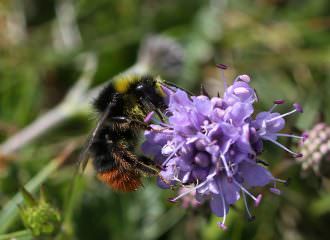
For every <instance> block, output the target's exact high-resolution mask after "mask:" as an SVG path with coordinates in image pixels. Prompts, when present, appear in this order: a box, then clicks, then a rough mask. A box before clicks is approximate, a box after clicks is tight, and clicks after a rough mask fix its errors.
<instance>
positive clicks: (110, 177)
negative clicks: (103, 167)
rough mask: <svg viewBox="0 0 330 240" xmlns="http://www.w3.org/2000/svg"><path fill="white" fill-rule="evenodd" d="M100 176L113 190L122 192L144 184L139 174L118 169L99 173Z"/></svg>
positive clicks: (135, 188) (130, 190)
mask: <svg viewBox="0 0 330 240" xmlns="http://www.w3.org/2000/svg"><path fill="white" fill-rule="evenodd" d="M98 178H99V179H100V180H101V181H102V182H104V183H105V184H107V185H108V186H110V187H111V188H112V189H113V190H115V191H120V192H132V191H135V190H137V189H138V188H139V187H140V186H141V185H142V183H141V180H140V176H139V175H137V174H136V173H134V172H129V171H121V170H118V169H115V170H111V171H107V172H102V173H98Z"/></svg>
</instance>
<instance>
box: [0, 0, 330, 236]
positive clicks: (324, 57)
mask: <svg viewBox="0 0 330 240" xmlns="http://www.w3.org/2000/svg"><path fill="white" fill-rule="evenodd" d="M329 12H330V3H329V1H327V0H316V1H312V0H310V1H308V0H249V1H245V0H232V1H230V0H228V1H224V0H223V1H221V0H218V1H217V0H213V1H211V0H210V1H198V0H179V1H178V0H167V1H152V0H143V1H142V0H139V1H134V0H122V1H109V0H94V1H87V0H57V1H56V0H12V1H10V0H1V1H0V140H1V141H3V142H4V141H5V140H6V139H8V138H10V136H12V135H13V134H15V133H17V132H19V131H20V130H21V129H22V128H24V127H25V126H27V125H29V124H30V123H31V122H33V120H34V119H36V118H37V117H38V116H41V115H43V114H44V113H45V112H46V111H47V110H49V109H51V108H53V107H54V106H56V105H57V104H58V103H60V102H61V101H62V99H63V98H64V96H65V94H66V93H67V92H68V91H69V90H70V89H71V87H72V86H73V85H74V84H75V83H76V81H77V80H78V78H79V76H80V74H81V72H82V71H84V68H83V61H82V58H83V57H84V56H85V55H86V53H93V54H95V55H96V56H97V59H98V61H97V62H96V64H97V65H96V73H95V76H93V78H92V85H93V86H94V85H95V86H96V85H98V84H100V83H102V82H105V81H107V80H108V79H109V78H111V77H112V76H115V75H117V74H118V73H120V72H122V71H124V70H125V69H127V68H129V67H130V66H132V65H133V64H134V63H135V62H136V59H137V54H138V49H139V45H140V43H141V42H142V41H143V40H144V39H145V38H146V37H147V36H149V35H151V34H161V35H163V36H168V37H172V38H173V39H175V40H176V41H177V42H178V43H180V44H181V45H182V48H183V51H184V58H183V63H184V64H183V67H182V70H181V71H180V72H176V73H175V75H174V76H173V75H169V76H167V78H168V79H171V80H172V81H175V82H177V83H178V84H179V85H180V86H183V87H185V88H188V89H189V90H191V91H193V92H196V93H198V91H199V90H198V86H199V85H200V84H201V82H204V84H205V85H206V87H208V88H209V89H210V91H211V90H212V89H214V86H215V88H216V89H219V90H220V91H221V81H220V79H219V76H218V71H217V70H216V69H215V67H214V66H215V63H225V64H227V65H229V66H230V68H229V70H228V71H227V72H226V76H227V78H228V79H233V78H234V76H235V75H238V74H242V73H247V74H249V75H250V76H251V77H252V80H253V82H252V85H253V86H254V87H255V88H256V89H257V92H258V96H259V98H260V102H259V103H258V104H257V107H258V108H259V109H261V110H265V109H267V108H268V107H269V106H270V105H271V104H272V101H273V100H274V99H280V98H282V99H286V100H287V102H288V103H293V102H295V101H299V102H301V104H302V105H303V106H304V109H305V113H304V114H303V115H300V116H299V117H296V118H290V120H289V128H290V129H287V130H288V131H296V132H299V131H301V130H303V129H310V128H311V127H312V126H313V125H314V124H315V123H316V122H319V121H323V122H327V123H328V124H329V123H330V110H329V107H330V98H329V97H328V96H329V95H328V91H329V89H330V45H329V42H330V34H329V30H330V16H329ZM84 54H85V55H84ZM155 65H156V66H157V63H155ZM153 70H154V71H153V73H154V74H162V73H161V72H157V67H156V68H154V69H153ZM215 79H218V80H215ZM212 93H214V92H212ZM77 106H78V105H77ZM284 110H285V107H283V111H284ZM94 124H95V121H94V120H93V114H92V112H91V111H90V109H86V110H85V111H82V112H81V113H80V114H74V115H73V116H72V117H70V118H69V119H68V120H67V121H65V122H63V123H62V124H59V125H58V126H56V128H54V129H51V130H50V131H47V134H45V135H43V136H41V137H39V138H38V139H37V140H35V141H33V142H29V144H26V145H25V146H24V147H23V148H21V149H19V151H15V152H14V153H12V154H10V155H9V156H8V155H6V156H2V155H1V156H0V168H1V169H0V206H2V209H1V213H0V230H1V232H2V233H9V232H15V231H17V230H22V229H24V226H23V225H22V221H21V220H20V219H19V218H18V215H17V210H15V209H16V205H17V204H16V203H17V202H19V196H17V197H16V198H14V199H13V197H14V195H15V194H16V193H17V192H18V189H19V186H21V185H25V184H26V183H28V182H29V184H30V185H29V186H30V189H33V190H34V191H36V190H38V189H39V188H40V184H43V185H44V187H45V189H46V192H47V195H48V198H49V201H50V202H51V203H52V204H53V205H54V206H56V207H57V208H58V209H59V211H60V212H61V215H62V219H63V224H62V228H61V231H60V232H58V233H57V235H56V237H54V238H56V239H81V240H84V239H173V240H175V239H299V240H300V239H316V238H317V239H327V237H328V236H329V229H328V222H329V221H330V184H329V182H328V180H327V179H326V178H323V177H321V176H316V175H315V174H313V173H307V174H305V173H302V171H301V167H300V165H299V164H297V163H295V161H294V159H290V158H289V157H288V156H287V155H286V154H283V153H282V152H281V151H278V150H277V149H276V148H272V147H271V146H267V148H266V151H265V153H264V154H265V159H268V160H269V162H270V165H271V166H270V169H271V171H272V172H273V173H274V175H275V176H278V177H280V178H284V179H285V178H289V177H290V178H291V180H292V181H291V184H290V185H289V186H288V187H285V186H283V187H282V189H283V195H281V196H275V195H272V194H271V193H269V192H267V193H266V192H265V197H264V200H263V202H262V204H261V206H260V207H258V208H257V209H253V211H254V214H255V215H256V220H255V221H254V222H248V221H247V220H246V219H245V218H244V216H245V215H244V210H243V206H242V205H241V204H238V205H237V206H235V208H234V209H231V211H230V214H229V221H228V226H229V229H228V231H226V232H223V231H222V230H220V229H218V228H217V226H216V221H217V219H216V218H215V217H214V216H212V215H211V214H210V212H209V210H208V207H207V206H206V207H205V208H203V207H202V208H199V209H182V208H181V207H180V205H172V204H170V203H168V202H167V201H166V199H167V198H168V197H170V196H173V195H174V194H175V193H174V192H171V191H170V190H169V191H162V190H160V189H158V188H157V186H156V185H155V179H147V180H146V181H145V187H144V188H143V189H140V190H139V191H137V192H134V193H130V194H120V193H115V192H112V191H111V190H110V189H108V188H107V187H106V186H104V185H102V184H101V183H100V182H98V181H97V180H96V178H95V175H94V171H93V169H91V168H88V169H87V171H86V173H84V175H83V176H78V177H74V176H75V172H76V168H77V166H76V164H75V162H76V161H77V159H78V155H79V151H80V150H81V146H82V145H83V141H84V139H85V138H86V136H87V133H88V131H89V130H90V129H92V128H93V126H94ZM70 144H73V146H74V147H72V151H73V153H72V154H69V155H70V156H69V157H66V158H65V160H63V159H62V160H61V156H62V155H63V151H64V150H65V149H67V148H68V145H69V146H70ZM0 147H1V145H0ZM0 149H1V148H0ZM63 149H64V150H63ZM52 159H53V160H52ZM60 161H61V163H60V166H59V163H58V162H60ZM54 162H55V164H54ZM56 162H57V163H58V164H56ZM73 182H75V184H74V186H73V185H72V183H73ZM72 186H73V187H72ZM6 214H9V215H6ZM8 216H9V217H8ZM18 239H23V238H18ZM27 239H28V238H27Z"/></svg>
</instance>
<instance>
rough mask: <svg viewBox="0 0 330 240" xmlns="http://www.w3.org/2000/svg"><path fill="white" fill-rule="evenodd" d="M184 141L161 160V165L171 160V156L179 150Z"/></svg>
mask: <svg viewBox="0 0 330 240" xmlns="http://www.w3.org/2000/svg"><path fill="white" fill-rule="evenodd" d="M183 145H184V142H182V143H181V144H179V145H178V146H177V147H176V148H175V149H174V150H173V152H172V153H171V154H170V155H169V156H168V157H167V158H166V160H165V161H164V162H163V164H162V165H163V166H166V164H167V163H168V162H169V161H170V160H171V158H172V157H173V156H174V155H175V154H176V153H177V152H178V151H179V149H180V148H181V147H183Z"/></svg>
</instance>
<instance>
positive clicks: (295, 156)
mask: <svg viewBox="0 0 330 240" xmlns="http://www.w3.org/2000/svg"><path fill="white" fill-rule="evenodd" d="M303 156H304V155H303V154H302V153H297V154H296V155H294V156H293V157H294V158H302V157H303Z"/></svg>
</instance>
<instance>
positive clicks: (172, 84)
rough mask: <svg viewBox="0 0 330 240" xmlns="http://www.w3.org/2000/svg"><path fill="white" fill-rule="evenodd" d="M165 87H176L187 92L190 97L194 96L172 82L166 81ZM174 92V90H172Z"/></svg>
mask: <svg viewBox="0 0 330 240" xmlns="http://www.w3.org/2000/svg"><path fill="white" fill-rule="evenodd" d="M164 83H165V85H168V86H170V87H175V88H178V89H180V90H182V91H185V92H186V93H188V95H189V96H193V95H194V94H192V93H191V92H190V91H188V90H187V89H184V88H182V87H179V86H178V85H176V84H175V83H172V82H168V81H164ZM171 90H172V89H171Z"/></svg>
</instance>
